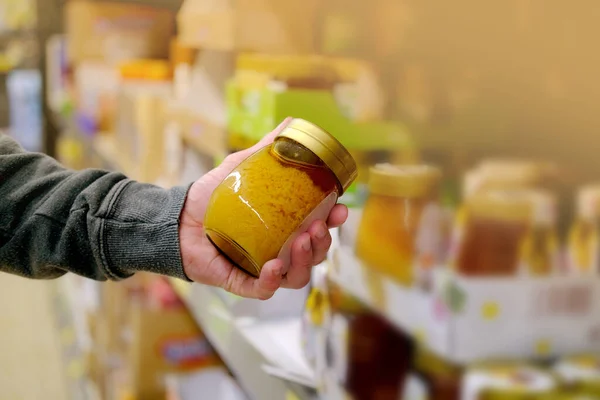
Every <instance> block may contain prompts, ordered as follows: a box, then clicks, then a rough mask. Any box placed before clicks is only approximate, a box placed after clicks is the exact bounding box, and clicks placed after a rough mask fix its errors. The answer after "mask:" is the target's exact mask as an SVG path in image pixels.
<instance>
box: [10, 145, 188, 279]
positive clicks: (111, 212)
mask: <svg viewBox="0 0 600 400" xmlns="http://www.w3.org/2000/svg"><path fill="white" fill-rule="evenodd" d="M186 193H187V190H186V189H185V188H181V187H177V188H173V189H169V190H167V189H162V188H159V187H157V186H153V185H149V184H142V183H138V182H135V181H132V180H130V179H127V178H126V177H125V176H123V175H122V174H120V173H115V172H107V171H101V170H85V171H81V172H75V171H71V170H68V169H65V168H63V167H62V166H60V165H59V164H58V163H57V162H56V161H54V160H53V159H52V158H50V157H48V156H46V155H43V154H38V153H28V152H25V151H23V149H21V148H20V147H19V145H18V144H17V143H16V142H14V141H13V140H12V139H11V138H9V137H8V136H6V135H2V134H0V271H5V272H9V273H13V274H17V275H21V276H25V277H29V278H37V279H50V278H56V277H59V276H61V275H63V274H64V273H66V272H73V273H76V274H79V275H82V276H85V277H88V278H92V279H96V280H107V279H111V280H119V279H123V278H127V277H129V276H131V275H132V274H134V273H135V272H137V271H148V272H154V273H158V274H162V275H168V276H173V277H178V278H182V279H187V278H186V276H185V273H184V272H183V266H182V261H181V253H180V247H179V216H180V213H181V209H182V207H183V204H184V201H185V197H186Z"/></svg>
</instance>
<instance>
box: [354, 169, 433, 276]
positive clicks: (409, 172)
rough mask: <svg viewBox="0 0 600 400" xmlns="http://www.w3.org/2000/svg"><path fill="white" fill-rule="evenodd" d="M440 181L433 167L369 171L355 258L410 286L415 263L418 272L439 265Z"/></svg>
mask: <svg viewBox="0 0 600 400" xmlns="http://www.w3.org/2000/svg"><path fill="white" fill-rule="evenodd" d="M440 176H441V173H440V171H439V170H438V169H437V168H435V167H431V166H426V165H412V166H394V165H390V164H379V165H376V166H374V167H373V168H371V170H370V174H369V184H368V189H369V197H368V199H367V201H366V203H365V206H364V210H363V214H362V219H361V222H360V225H359V229H358V236H357V241H356V255H357V256H358V258H359V259H360V260H362V261H363V262H364V263H365V265H366V266H367V267H368V268H370V269H373V270H375V271H377V272H379V273H382V274H384V275H386V276H388V277H390V278H392V279H394V280H395V281H397V282H398V283H400V284H402V285H405V286H412V285H414V284H415V281H416V276H415V275H416V274H415V264H416V265H418V268H417V270H427V269H430V268H431V267H433V266H434V265H435V264H436V263H437V262H438V259H439V257H440V254H439V253H440V249H441V247H442V244H441V243H442V242H443V240H442V238H441V237H440V236H441V225H442V218H443V213H442V212H441V207H440V205H439V203H438V201H437V197H438V183H439V180H440ZM417 272H418V271H417Z"/></svg>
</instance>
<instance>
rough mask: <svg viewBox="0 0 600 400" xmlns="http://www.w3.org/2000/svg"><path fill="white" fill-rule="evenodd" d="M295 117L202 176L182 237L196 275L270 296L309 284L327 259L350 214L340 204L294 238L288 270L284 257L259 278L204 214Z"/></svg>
mask: <svg viewBox="0 0 600 400" xmlns="http://www.w3.org/2000/svg"><path fill="white" fill-rule="evenodd" d="M290 121H291V119H290V118H288V119H286V120H285V121H283V123H282V124H281V125H279V126H278V127H277V128H276V129H275V130H274V131H273V132H271V133H270V134H268V135H267V136H265V137H264V138H263V139H262V140H261V141H260V142H259V143H257V144H256V145H255V146H253V147H251V148H249V149H247V150H244V151H240V152H238V153H234V154H231V155H230V156H228V157H227V158H226V159H225V160H224V161H223V163H222V164H221V165H220V166H218V167H217V168H215V169H213V170H212V171H210V172H209V173H207V174H206V175H204V176H203V177H202V178H200V179H198V180H197V181H196V182H195V183H194V184H193V185H192V187H191V188H190V190H189V193H188V196H187V199H186V201H185V205H184V207H183V211H182V213H181V223H180V227H179V237H180V246H181V256H182V259H183V268H184V271H185V273H186V275H187V276H188V277H189V278H190V279H191V280H193V281H195V282H199V283H204V284H207V285H212V286H217V287H221V288H223V289H225V290H227V291H229V292H231V293H234V294H237V295H239V296H243V297H249V298H258V299H261V300H266V299H269V298H271V297H272V296H273V294H275V291H276V290H277V289H279V288H280V287H284V288H292V289H300V288H302V287H304V286H306V285H307V284H308V282H309V281H310V273H311V269H312V267H313V266H315V265H317V264H319V263H321V262H323V260H325V257H326V256H327V251H328V250H329V247H330V246H331V235H330V234H329V230H328V228H333V227H338V226H340V225H342V224H343V223H344V222H345V221H346V218H347V217H348V209H347V208H346V206H343V205H340V204H338V205H336V206H335V207H334V208H333V210H331V213H330V214H329V218H328V220H327V221H315V222H314V223H313V224H312V225H311V226H310V228H309V229H308V231H307V232H304V233H303V234H302V235H300V236H299V237H298V238H297V239H296V240H295V241H294V243H293V245H292V257H291V265H290V268H289V270H288V272H287V273H286V274H285V275H284V274H283V262H282V261H281V260H278V259H275V260H271V261H268V262H267V263H266V264H265V265H264V266H263V268H262V271H261V273H260V277H259V278H254V277H252V276H250V275H248V274H247V273H245V272H244V271H242V270H240V269H239V268H237V267H235V266H234V265H232V264H231V263H230V262H229V261H228V260H227V259H226V258H225V257H224V256H223V255H222V254H221V253H219V251H218V250H217V249H216V248H215V246H213V244H212V243H211V242H210V241H209V240H208V238H207V237H206V234H205V232H204V224H203V221H204V214H205V213H206V207H207V205H208V200H209V199H210V196H211V194H212V192H213V191H214V190H215V188H216V187H217V186H218V185H219V184H220V183H221V181H223V179H225V177H227V176H228V175H229V174H230V173H231V171H232V170H233V169H234V168H235V167H237V166H238V165H239V164H240V163H241V162H242V161H243V160H244V159H246V158H247V157H248V156H250V155H251V154H252V153H254V152H256V151H257V150H259V149H261V148H262V147H264V146H266V145H268V144H270V143H271V142H273V140H274V139H275V137H276V136H277V135H278V134H279V132H281V130H282V129H284V128H285V126H286V125H287V124H288V123H289V122H290Z"/></svg>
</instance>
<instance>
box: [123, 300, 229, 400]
mask: <svg viewBox="0 0 600 400" xmlns="http://www.w3.org/2000/svg"><path fill="white" fill-rule="evenodd" d="M130 318H131V328H132V338H133V340H132V343H131V345H130V347H129V352H128V357H127V365H128V366H129V368H130V371H131V374H130V376H131V385H132V387H131V388H132V392H133V394H134V396H135V397H136V398H140V399H154V398H156V399H158V398H164V394H165V376H166V375H167V374H169V373H174V372H185V371H191V370H194V369H198V368H207V367H214V366H218V365H221V362H220V360H219V358H218V356H217V355H216V354H215V353H214V351H213V349H212V347H211V346H210V344H209V343H208V340H207V339H206V338H205V337H204V335H203V333H202V332H201V331H200V329H199V328H198V325H197V324H196V323H195V321H194V320H193V319H192V317H191V315H190V314H189V312H188V311H187V310H185V309H183V308H181V309H170V310H152V309H148V308H146V307H144V306H141V305H140V306H135V305H134V306H133V307H132V309H131V316H130Z"/></svg>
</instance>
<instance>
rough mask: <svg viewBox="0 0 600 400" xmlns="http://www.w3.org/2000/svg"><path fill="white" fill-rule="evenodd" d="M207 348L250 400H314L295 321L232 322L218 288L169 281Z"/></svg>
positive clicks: (310, 373) (243, 318)
mask: <svg viewBox="0 0 600 400" xmlns="http://www.w3.org/2000/svg"><path fill="white" fill-rule="evenodd" d="M171 282H172V284H173V287H174V288H175V290H176V291H177V293H178V294H179V295H180V296H181V298H182V299H183V300H184V301H185V303H186V304H187V306H188V308H189V310H190V311H191V313H192V314H193V316H194V318H195V319H196V321H197V322H198V324H199V325H200V326H201V328H202V330H203V331H204V333H205V334H206V336H207V337H208V339H209V341H210V342H211V344H212V345H213V346H214V347H215V349H216V350H217V352H218V353H219V355H220V356H221V358H222V359H223V360H224V361H225V363H226V364H227V366H228V368H229V369H230V370H231V372H232V373H233V374H234V376H235V377H236V378H237V379H238V380H239V382H240V385H241V387H242V388H243V389H244V390H245V391H246V393H247V394H248V395H249V396H250V397H251V398H253V399H257V400H258V399H260V400H268V399H273V400H275V399H287V398H299V399H314V398H317V397H316V393H315V391H314V385H315V384H314V382H315V379H314V374H313V371H312V370H311V369H310V367H309V366H308V364H306V362H305V361H304V359H303V356H302V353H301V347H300V343H301V342H300V319H299V318H291V319H290V318H287V319H273V320H269V321H259V320H257V319H255V318H250V317H237V318H236V317H234V316H233V315H232V313H231V311H230V309H229V306H228V304H227V302H226V301H224V298H227V297H228V295H227V294H226V293H225V292H224V291H222V290H221V289H216V288H211V287H208V286H205V285H199V284H189V283H186V282H183V281H180V280H172V281H171Z"/></svg>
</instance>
